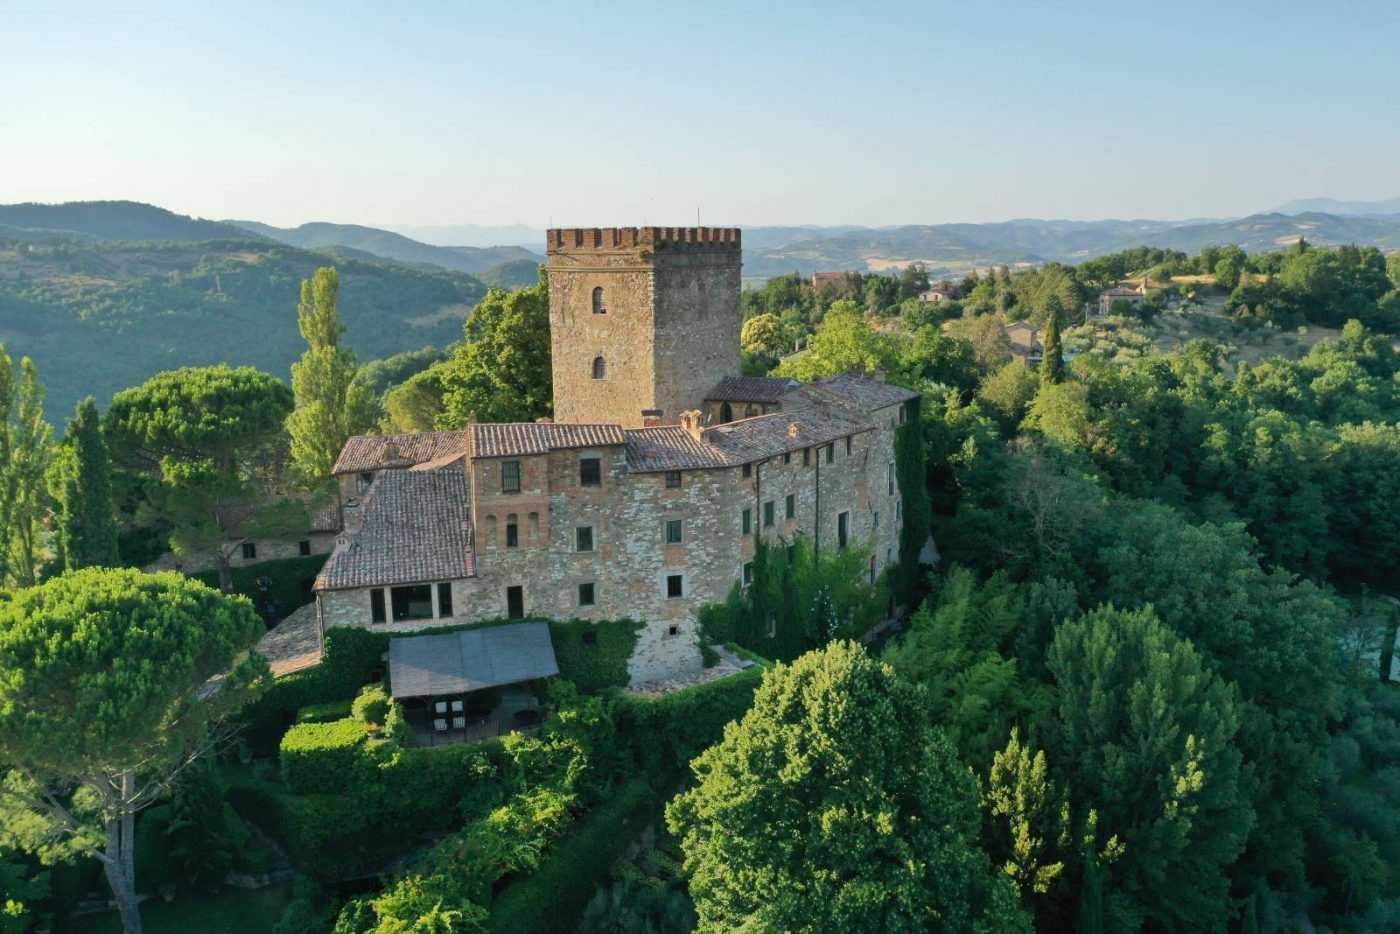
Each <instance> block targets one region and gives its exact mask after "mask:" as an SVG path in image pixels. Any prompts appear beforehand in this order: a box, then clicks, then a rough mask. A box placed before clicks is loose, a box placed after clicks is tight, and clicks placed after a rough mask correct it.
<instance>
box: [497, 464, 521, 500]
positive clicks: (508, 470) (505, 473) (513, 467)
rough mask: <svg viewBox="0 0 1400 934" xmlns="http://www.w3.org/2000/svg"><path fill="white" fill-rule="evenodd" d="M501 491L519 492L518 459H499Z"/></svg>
mask: <svg viewBox="0 0 1400 934" xmlns="http://www.w3.org/2000/svg"><path fill="white" fill-rule="evenodd" d="M501 492H502V493H519V492H520V461H501Z"/></svg>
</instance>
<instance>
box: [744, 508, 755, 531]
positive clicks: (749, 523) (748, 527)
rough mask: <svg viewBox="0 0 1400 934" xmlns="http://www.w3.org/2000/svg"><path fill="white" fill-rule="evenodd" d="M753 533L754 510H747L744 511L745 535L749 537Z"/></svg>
mask: <svg viewBox="0 0 1400 934" xmlns="http://www.w3.org/2000/svg"><path fill="white" fill-rule="evenodd" d="M751 532H753V510H752V509H745V510H744V534H745V535H748V534H750V533H751Z"/></svg>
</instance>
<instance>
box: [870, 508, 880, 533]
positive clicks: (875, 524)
mask: <svg viewBox="0 0 1400 934" xmlns="http://www.w3.org/2000/svg"><path fill="white" fill-rule="evenodd" d="M872 526H873V527H874V528H877V529H878V528H879V527H880V511H879V510H878V509H877V510H875V520H874V522H873V523H872Z"/></svg>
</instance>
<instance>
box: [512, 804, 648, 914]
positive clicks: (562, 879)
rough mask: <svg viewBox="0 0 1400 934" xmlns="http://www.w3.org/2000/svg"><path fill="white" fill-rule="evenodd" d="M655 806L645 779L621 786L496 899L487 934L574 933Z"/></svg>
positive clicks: (645, 823)
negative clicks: (595, 893) (498, 933)
mask: <svg viewBox="0 0 1400 934" xmlns="http://www.w3.org/2000/svg"><path fill="white" fill-rule="evenodd" d="M659 805H660V798H659V796H658V795H657V793H656V792H655V791H654V790H653V789H652V787H651V786H650V785H649V784H648V783H647V782H646V781H645V780H643V779H640V778H634V779H632V780H631V781H629V782H628V783H627V784H626V785H623V786H622V787H621V788H620V789H618V791H617V793H616V794H615V795H614V796H613V797H612V798H611V799H610V800H608V801H607V802H605V803H604V804H601V805H599V806H598V807H596V808H594V809H593V810H592V811H591V812H589V814H588V815H587V816H586V817H584V818H583V820H582V821H580V822H579V823H578V824H577V825H575V826H574V827H573V828H572V829H571V831H570V833H569V834H568V836H566V837H564V838H563V839H562V840H560V841H559V842H558V843H557V844H555V846H554V847H553V848H552V849H551V851H550V853H549V855H548V856H547V857H545V860H544V862H543V863H541V864H540V867H539V869H537V870H536V871H535V872H534V873H533V874H532V875H530V876H528V877H526V878H524V879H521V880H519V881H517V882H514V883H512V884H511V885H510V886H508V887H507V888H506V889H505V890H504V891H503V892H501V894H500V895H498V896H497V897H496V899H495V900H494V901H493V902H492V904H491V917H490V919H489V920H488V921H487V924H486V929H487V931H491V932H501V934H530V932H536V931H539V932H548V931H564V930H573V928H574V927H575V926H576V924H577V922H578V918H579V916H580V915H582V914H583V910H584V908H585V907H587V905H588V901H589V899H591V898H592V897H593V893H594V892H595V891H597V889H598V886H599V885H601V884H602V883H603V881H604V880H605V879H606V878H607V877H608V873H609V871H610V870H611V868H612V865H613V863H615V862H616V861H617V860H618V858H619V857H620V856H622V854H623V852H625V851H626V849H627V847H628V846H630V845H631V844H632V842H633V840H635V839H636V837H637V835H638V834H640V833H641V832H642V829H643V828H645V827H646V825H647V824H649V823H650V822H651V821H653V820H655V819H656V817H657V815H658V812H659Z"/></svg>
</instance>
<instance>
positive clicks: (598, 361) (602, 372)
mask: <svg viewBox="0 0 1400 934" xmlns="http://www.w3.org/2000/svg"><path fill="white" fill-rule="evenodd" d="M607 375H608V361H606V360H604V359H603V358H602V357H594V358H593V378H594V379H606V378H607Z"/></svg>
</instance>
